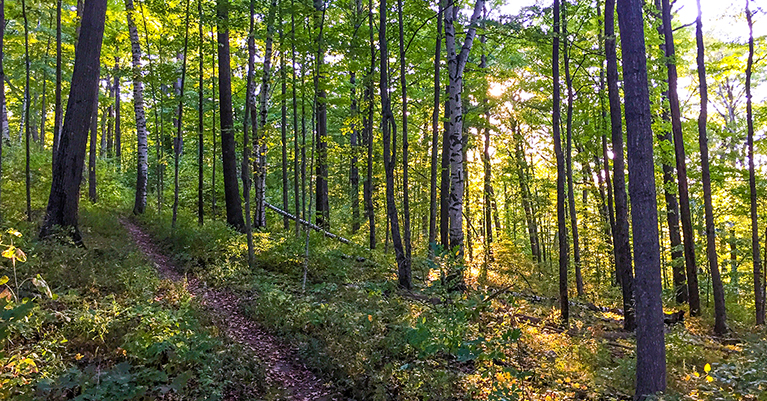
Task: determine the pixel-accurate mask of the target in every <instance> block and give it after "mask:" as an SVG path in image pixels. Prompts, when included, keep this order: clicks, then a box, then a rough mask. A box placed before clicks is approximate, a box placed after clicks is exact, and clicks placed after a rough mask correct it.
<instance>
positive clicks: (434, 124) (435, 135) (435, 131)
mask: <svg viewBox="0 0 767 401" xmlns="http://www.w3.org/2000/svg"><path fill="white" fill-rule="evenodd" d="M443 7H444V1H443V0H440V1H439V8H438V11H437V34H436V41H435V44H434V110H433V111H432V115H431V179H430V180H429V257H430V258H433V257H434V246H435V245H436V241H437V171H438V167H437V163H438V160H439V159H438V158H437V157H438V156H437V154H438V153H437V151H438V149H439V102H440V100H439V98H440V93H441V92H442V84H441V80H440V69H439V67H440V58H441V56H442V8H443Z"/></svg>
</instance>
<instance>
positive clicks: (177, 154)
mask: <svg viewBox="0 0 767 401" xmlns="http://www.w3.org/2000/svg"><path fill="white" fill-rule="evenodd" d="M189 3H190V0H186V24H185V25H184V55H183V60H182V61H181V82H180V83H179V86H178V93H177V95H178V122H177V123H176V140H175V141H173V218H172V220H171V227H172V228H174V229H175V228H176V219H177V218H178V196H179V191H180V188H179V182H178V174H179V171H178V169H179V161H180V159H181V148H182V146H183V137H182V136H181V129H182V127H183V125H184V123H183V122H184V120H183V116H184V84H185V83H186V55H187V52H188V51H189Z"/></svg>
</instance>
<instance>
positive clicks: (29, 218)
mask: <svg viewBox="0 0 767 401" xmlns="http://www.w3.org/2000/svg"><path fill="white" fill-rule="evenodd" d="M21 13H22V16H23V18H24V70H25V71H26V84H25V86H24V132H25V134H24V138H25V147H26V158H25V161H26V169H25V173H24V177H25V183H26V190H27V221H32V195H31V186H32V184H31V182H30V177H31V174H30V169H29V146H30V144H29V141H30V140H29V134H30V130H29V103H30V102H29V96H30V91H31V87H30V82H29V67H30V65H29V22H28V21H27V4H26V1H25V0H21Z"/></svg>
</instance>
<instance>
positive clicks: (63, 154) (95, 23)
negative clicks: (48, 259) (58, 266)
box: [40, 0, 107, 246]
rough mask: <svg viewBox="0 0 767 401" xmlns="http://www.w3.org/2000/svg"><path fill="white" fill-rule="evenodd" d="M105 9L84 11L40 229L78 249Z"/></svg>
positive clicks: (98, 1)
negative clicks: (62, 234) (56, 232)
mask: <svg viewBox="0 0 767 401" xmlns="http://www.w3.org/2000/svg"><path fill="white" fill-rule="evenodd" d="M106 9H107V2H106V0H89V1H88V3H87V4H86V5H85V9H84V10H83V23H82V26H81V31H80V39H79V41H78V43H77V47H76V50H75V64H74V71H73V72H72V80H71V90H70V92H69V100H68V101H67V111H66V115H65V116H64V125H63V127H62V131H61V138H60V142H59V148H58V154H57V155H56V164H55V165H54V167H53V172H54V173H53V177H52V181H51V193H50V196H49V198H48V207H47V210H46V214H45V221H44V222H43V226H42V228H41V229H40V237H41V238H46V237H49V236H50V235H51V234H53V229H54V227H55V226H58V227H62V228H64V229H65V230H69V231H68V233H69V235H71V237H72V239H73V240H74V242H75V244H77V245H79V246H82V237H81V235H80V230H79V229H78V227H77V215H78V213H77V212H78V205H79V199H80V196H79V195H80V182H81V181H82V174H83V162H84V159H85V147H86V144H87V141H88V126H89V125H90V120H91V113H92V112H93V104H94V102H95V101H96V93H97V90H98V80H99V78H98V77H99V69H100V68H99V67H100V65H99V57H100V56H101V43H102V38H103V34H104V20H105V17H106Z"/></svg>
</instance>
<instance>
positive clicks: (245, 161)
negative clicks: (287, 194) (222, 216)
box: [241, 0, 256, 269]
mask: <svg viewBox="0 0 767 401" xmlns="http://www.w3.org/2000/svg"><path fill="white" fill-rule="evenodd" d="M248 15H249V17H250V28H249V29H248V73H247V74H248V78H247V84H246V87H245V94H246V96H245V109H244V116H243V123H242V171H241V174H242V195H243V198H245V234H246V236H247V241H248V267H250V268H251V269H252V268H253V266H254V265H255V261H256V256H255V252H254V249H253V225H252V220H251V216H250V181H251V177H252V171H251V167H250V149H251V148H250V138H249V137H248V128H249V127H248V117H249V116H250V117H251V118H252V114H251V113H248V110H250V108H251V106H252V105H251V101H252V97H251V96H250V94H251V93H253V86H254V78H253V74H254V71H255V69H256V65H255V64H256V62H255V60H256V39H255V34H256V31H255V24H256V12H255V5H254V0H250V2H249V9H248ZM252 122H253V123H255V121H252Z"/></svg>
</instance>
